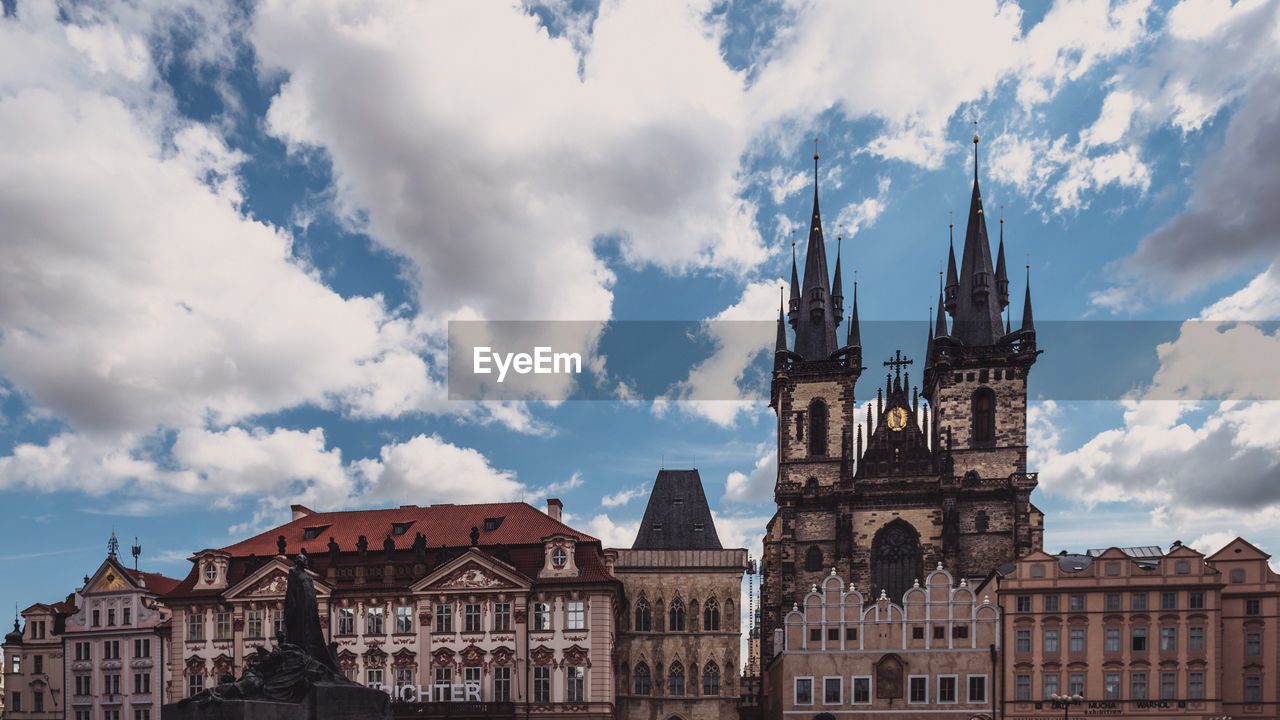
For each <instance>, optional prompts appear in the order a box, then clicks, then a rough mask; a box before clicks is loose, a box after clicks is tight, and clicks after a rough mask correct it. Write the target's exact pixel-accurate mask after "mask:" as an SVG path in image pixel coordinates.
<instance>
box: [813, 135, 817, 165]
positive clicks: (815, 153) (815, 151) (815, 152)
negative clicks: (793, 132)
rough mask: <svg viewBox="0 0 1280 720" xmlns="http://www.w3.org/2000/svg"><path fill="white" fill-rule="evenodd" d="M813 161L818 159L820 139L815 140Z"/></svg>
mask: <svg viewBox="0 0 1280 720" xmlns="http://www.w3.org/2000/svg"><path fill="white" fill-rule="evenodd" d="M813 159H814V160H817V159H818V138H814V139H813Z"/></svg>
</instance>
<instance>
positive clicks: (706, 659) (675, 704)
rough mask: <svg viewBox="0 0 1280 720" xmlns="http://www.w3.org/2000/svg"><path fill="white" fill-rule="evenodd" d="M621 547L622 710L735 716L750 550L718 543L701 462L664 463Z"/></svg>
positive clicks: (650, 717)
mask: <svg viewBox="0 0 1280 720" xmlns="http://www.w3.org/2000/svg"><path fill="white" fill-rule="evenodd" d="M616 552H617V554H618V560H617V563H616V564H615V565H614V573H615V574H616V576H617V578H618V579H619V580H620V581H621V582H622V589H623V598H624V600H623V606H622V614H621V618H620V620H619V630H618V652H617V658H618V686H617V698H618V715H619V717H622V718H627V719H628V720H667V719H668V718H673V717H674V718H679V719H680V720H729V719H730V718H735V719H736V718H737V716H738V710H737V707H738V703H739V700H740V697H741V687H740V683H739V662H740V659H741V654H740V649H739V646H740V644H741V637H742V635H741V629H740V623H739V619H738V616H739V611H740V610H741V605H740V604H741V597H742V577H743V573H744V572H746V570H747V551H746V549H745V548H737V549H726V548H723V547H722V546H721V544H720V539H719V536H718V535H717V534H716V526H715V522H714V521H713V520H712V517H711V510H710V508H708V506H707V499H706V496H705V495H704V493H703V489H702V480H701V478H700V477H699V476H698V471H697V470H662V471H660V472H659V473H658V477H657V479H656V480H655V481H654V484H653V492H652V493H651V494H650V495H649V504H648V507H647V508H646V509H645V513H644V519H643V520H642V521H641V524H640V529H639V531H638V532H637V535H636V540H635V543H634V544H633V545H632V546H631V548H630V549H626V550H617V551H616Z"/></svg>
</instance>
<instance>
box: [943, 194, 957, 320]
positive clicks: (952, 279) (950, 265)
mask: <svg viewBox="0 0 1280 720" xmlns="http://www.w3.org/2000/svg"><path fill="white" fill-rule="evenodd" d="M947 215H948V216H950V215H951V213H950V212H948V213H947ZM955 227H956V224H955V223H954V222H948V223H947V284H946V304H945V307H946V311H947V312H949V313H952V314H953V315H954V314H955V311H956V296H957V294H958V293H959V292H960V279H959V273H958V272H957V271H956V237H955ZM938 307H939V308H942V307H944V305H943V303H942V302H939V304H938Z"/></svg>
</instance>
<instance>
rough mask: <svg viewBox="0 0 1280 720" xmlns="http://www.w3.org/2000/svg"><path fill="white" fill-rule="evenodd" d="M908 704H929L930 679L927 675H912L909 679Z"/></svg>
mask: <svg viewBox="0 0 1280 720" xmlns="http://www.w3.org/2000/svg"><path fill="white" fill-rule="evenodd" d="M907 702H909V703H927V702H929V677H928V676H927V675H912V676H910V677H908V678H907Z"/></svg>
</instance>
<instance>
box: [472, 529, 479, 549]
mask: <svg viewBox="0 0 1280 720" xmlns="http://www.w3.org/2000/svg"><path fill="white" fill-rule="evenodd" d="M479 544H480V528H478V527H476V526H475V525H472V526H471V547H475V546H476V545H479Z"/></svg>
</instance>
